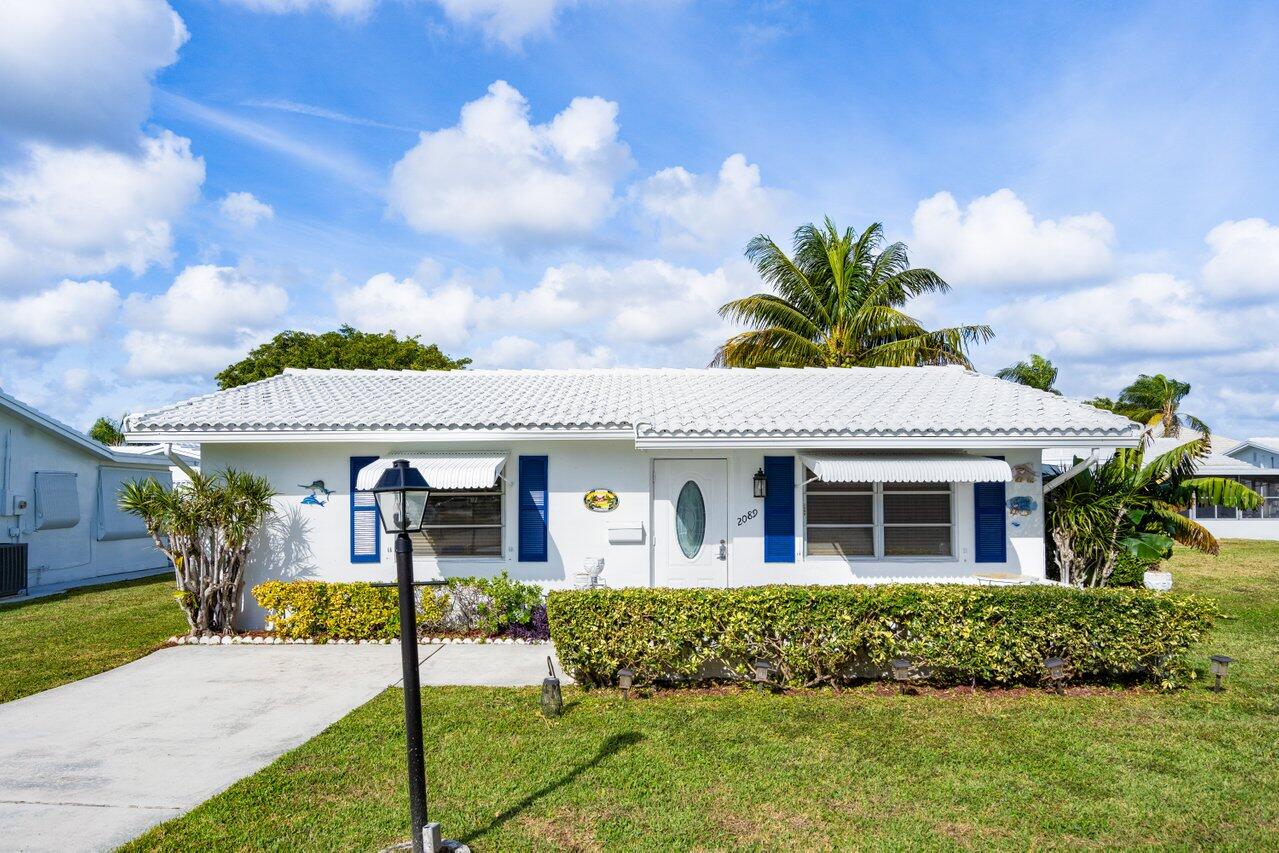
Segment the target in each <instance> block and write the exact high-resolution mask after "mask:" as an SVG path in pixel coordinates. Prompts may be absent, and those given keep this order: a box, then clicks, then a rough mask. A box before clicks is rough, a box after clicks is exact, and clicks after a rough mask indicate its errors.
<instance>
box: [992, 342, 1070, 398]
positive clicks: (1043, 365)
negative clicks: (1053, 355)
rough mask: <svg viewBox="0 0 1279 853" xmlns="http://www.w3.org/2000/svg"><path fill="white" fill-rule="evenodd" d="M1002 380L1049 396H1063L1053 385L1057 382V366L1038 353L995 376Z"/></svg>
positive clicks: (1033, 353)
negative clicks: (1034, 389) (1026, 386)
mask: <svg viewBox="0 0 1279 853" xmlns="http://www.w3.org/2000/svg"><path fill="white" fill-rule="evenodd" d="M995 375H996V376H998V377H999V378H1000V379H1007V380H1008V381H1009V382H1016V383H1017V384H1018V385H1029V386H1030V387H1031V388H1038V389H1039V390H1040V391H1047V392H1048V393H1049V394H1056V395H1058V396H1060V395H1061V392H1060V391H1058V390H1057V389H1056V388H1054V387H1053V385H1055V384H1056V382H1057V366H1056V365H1055V364H1053V363H1052V362H1051V361H1049V360H1048V359H1046V358H1044V357H1043V356H1042V355H1040V354H1039V353H1037V352H1032V353H1031V354H1030V360H1029V361H1019V362H1017V363H1016V364H1014V365H1012V366H1010V367H1005V368H1004V369H1003V370H1001V371H999V372H998V373H996V374H995Z"/></svg>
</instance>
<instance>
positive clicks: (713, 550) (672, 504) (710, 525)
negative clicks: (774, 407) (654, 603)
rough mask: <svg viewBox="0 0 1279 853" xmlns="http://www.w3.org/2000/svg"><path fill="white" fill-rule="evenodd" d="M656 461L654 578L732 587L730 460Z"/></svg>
mask: <svg viewBox="0 0 1279 853" xmlns="http://www.w3.org/2000/svg"><path fill="white" fill-rule="evenodd" d="M653 464H654V471H653V555H654V567H653V569H654V570H653V574H654V582H655V583H656V584H657V585H658V586H719V587H723V586H728V462H727V461H726V460H723V459H658V460H656V461H654V463H653Z"/></svg>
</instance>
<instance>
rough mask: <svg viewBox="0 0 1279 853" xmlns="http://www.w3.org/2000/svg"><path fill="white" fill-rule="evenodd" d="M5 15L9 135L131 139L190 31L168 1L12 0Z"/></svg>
mask: <svg viewBox="0 0 1279 853" xmlns="http://www.w3.org/2000/svg"><path fill="white" fill-rule="evenodd" d="M0 17H2V18H3V25H0V81H3V83H2V84H0V134H5V133H10V134H15V135H18V136H21V137H23V138H43V139H46V140H54V141H58V142H62V143H72V144H82V143H85V142H89V141H93V142H104V141H110V142H112V143H119V144H127V143H128V142H130V141H131V140H132V139H133V136H134V134H135V133H136V132H137V127H138V124H139V123H140V122H141V121H142V120H143V119H144V118H146V115H147V112H148V111H149V109H150V104H151V83H152V80H153V79H154V77H155V74H156V72H157V71H158V70H159V69H161V68H164V67H165V66H167V65H171V64H173V63H174V62H175V61H176V60H177V58H178V48H180V47H181V46H182V44H183V42H185V41H186V40H187V35H188V34H187V29H186V27H185V26H184V25H183V23H182V19H181V18H180V17H178V14H177V13H176V12H174V11H173V9H172V8H171V7H170V6H169V4H168V3H166V2H164V0H91V1H90V2H72V0H11V2H6V3H4V4H3V13H2V14H0Z"/></svg>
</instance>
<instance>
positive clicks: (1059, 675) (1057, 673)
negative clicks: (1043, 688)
mask: <svg viewBox="0 0 1279 853" xmlns="http://www.w3.org/2000/svg"><path fill="white" fill-rule="evenodd" d="M1044 669H1046V670H1048V677H1049V678H1051V679H1052V683H1053V689H1054V690H1056V691H1057V692H1058V693H1064V692H1065V690H1064V688H1063V686H1062V685H1063V683H1064V682H1065V680H1066V661H1065V660H1063V659H1062V658H1059V657H1056V656H1053V657H1050V658H1048V659H1046V660H1045V661H1044Z"/></svg>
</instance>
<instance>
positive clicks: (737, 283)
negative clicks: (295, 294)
mask: <svg viewBox="0 0 1279 853" xmlns="http://www.w3.org/2000/svg"><path fill="white" fill-rule="evenodd" d="M422 272H423V273H424V275H423V276H421V277H419V278H411V277H410V278H403V279H400V278H396V277H395V276H393V275H390V274H385V273H384V274H382V275H376V276H373V277H372V278H370V279H369V280H368V281H367V282H365V283H364V284H363V285H360V286H359V287H356V288H352V289H350V290H346V291H341V292H339V293H336V294H335V295H334V305H335V307H336V310H337V318H338V320H339V321H340V322H343V323H349V324H351V325H353V326H356V327H357V328H361V329H365V330H368V331H386V330H387V329H394V330H395V331H396V332H398V333H400V334H413V335H421V336H422V340H423V341H425V342H427V343H438V344H440V345H441V346H442V347H445V348H446V349H451V350H452V351H454V352H455V353H459V354H462V355H470V356H473V357H475V358H476V359H477V364H486V365H497V366H506V365H519V364H525V365H530V366H532V365H541V366H548V367H551V366H572V365H573V364H577V365H578V366H595V365H603V364H614V363H622V362H625V363H633V364H644V363H662V364H668V363H674V364H687V363H695V364H705V363H706V362H707V361H709V360H710V357H711V354H712V353H713V351H714V348H715V346H716V345H717V344H719V343H721V342H722V341H723V340H724V339H725V338H726V337H727V336H728V335H729V334H731V332H732V328H731V327H730V325H729V324H727V323H725V322H724V321H723V320H721V319H720V318H719V317H718V315H717V314H716V310H717V309H718V308H719V306H720V305H722V304H723V303H724V302H726V301H727V300H729V299H732V298H734V297H736V296H740V295H742V294H744V293H748V292H750V291H751V290H752V288H753V287H754V284H755V282H754V280H753V276H752V275H751V274H750V273H749V270H748V269H747V268H746V266H745V265H744V264H741V263H737V262H734V263H732V264H728V265H725V266H722V267H719V268H717V269H715V270H712V271H711V272H701V271H699V270H696V269H693V268H690V267H682V266H677V265H675V264H671V263H669V262H668V261H663V260H641V261H634V262H631V263H628V264H624V265H622V266H618V267H609V266H605V265H601V264H590V265H587V264H575V263H572V264H563V265H560V266H555V267H550V268H548V269H547V270H546V271H545V272H544V273H543V274H542V277H541V278H540V279H539V280H538V282H537V283H536V284H535V285H534V286H533V287H530V288H528V289H525V290H515V291H508V292H504V293H487V292H485V291H484V290H482V289H477V288H476V287H474V286H472V285H471V284H470V283H468V282H467V281H465V280H463V279H460V278H458V277H457V276H454V277H450V278H443V277H442V276H439V275H438V273H439V271H438V270H437V269H436V268H434V267H433V266H432V265H430V264H424V265H423V270H422Z"/></svg>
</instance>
